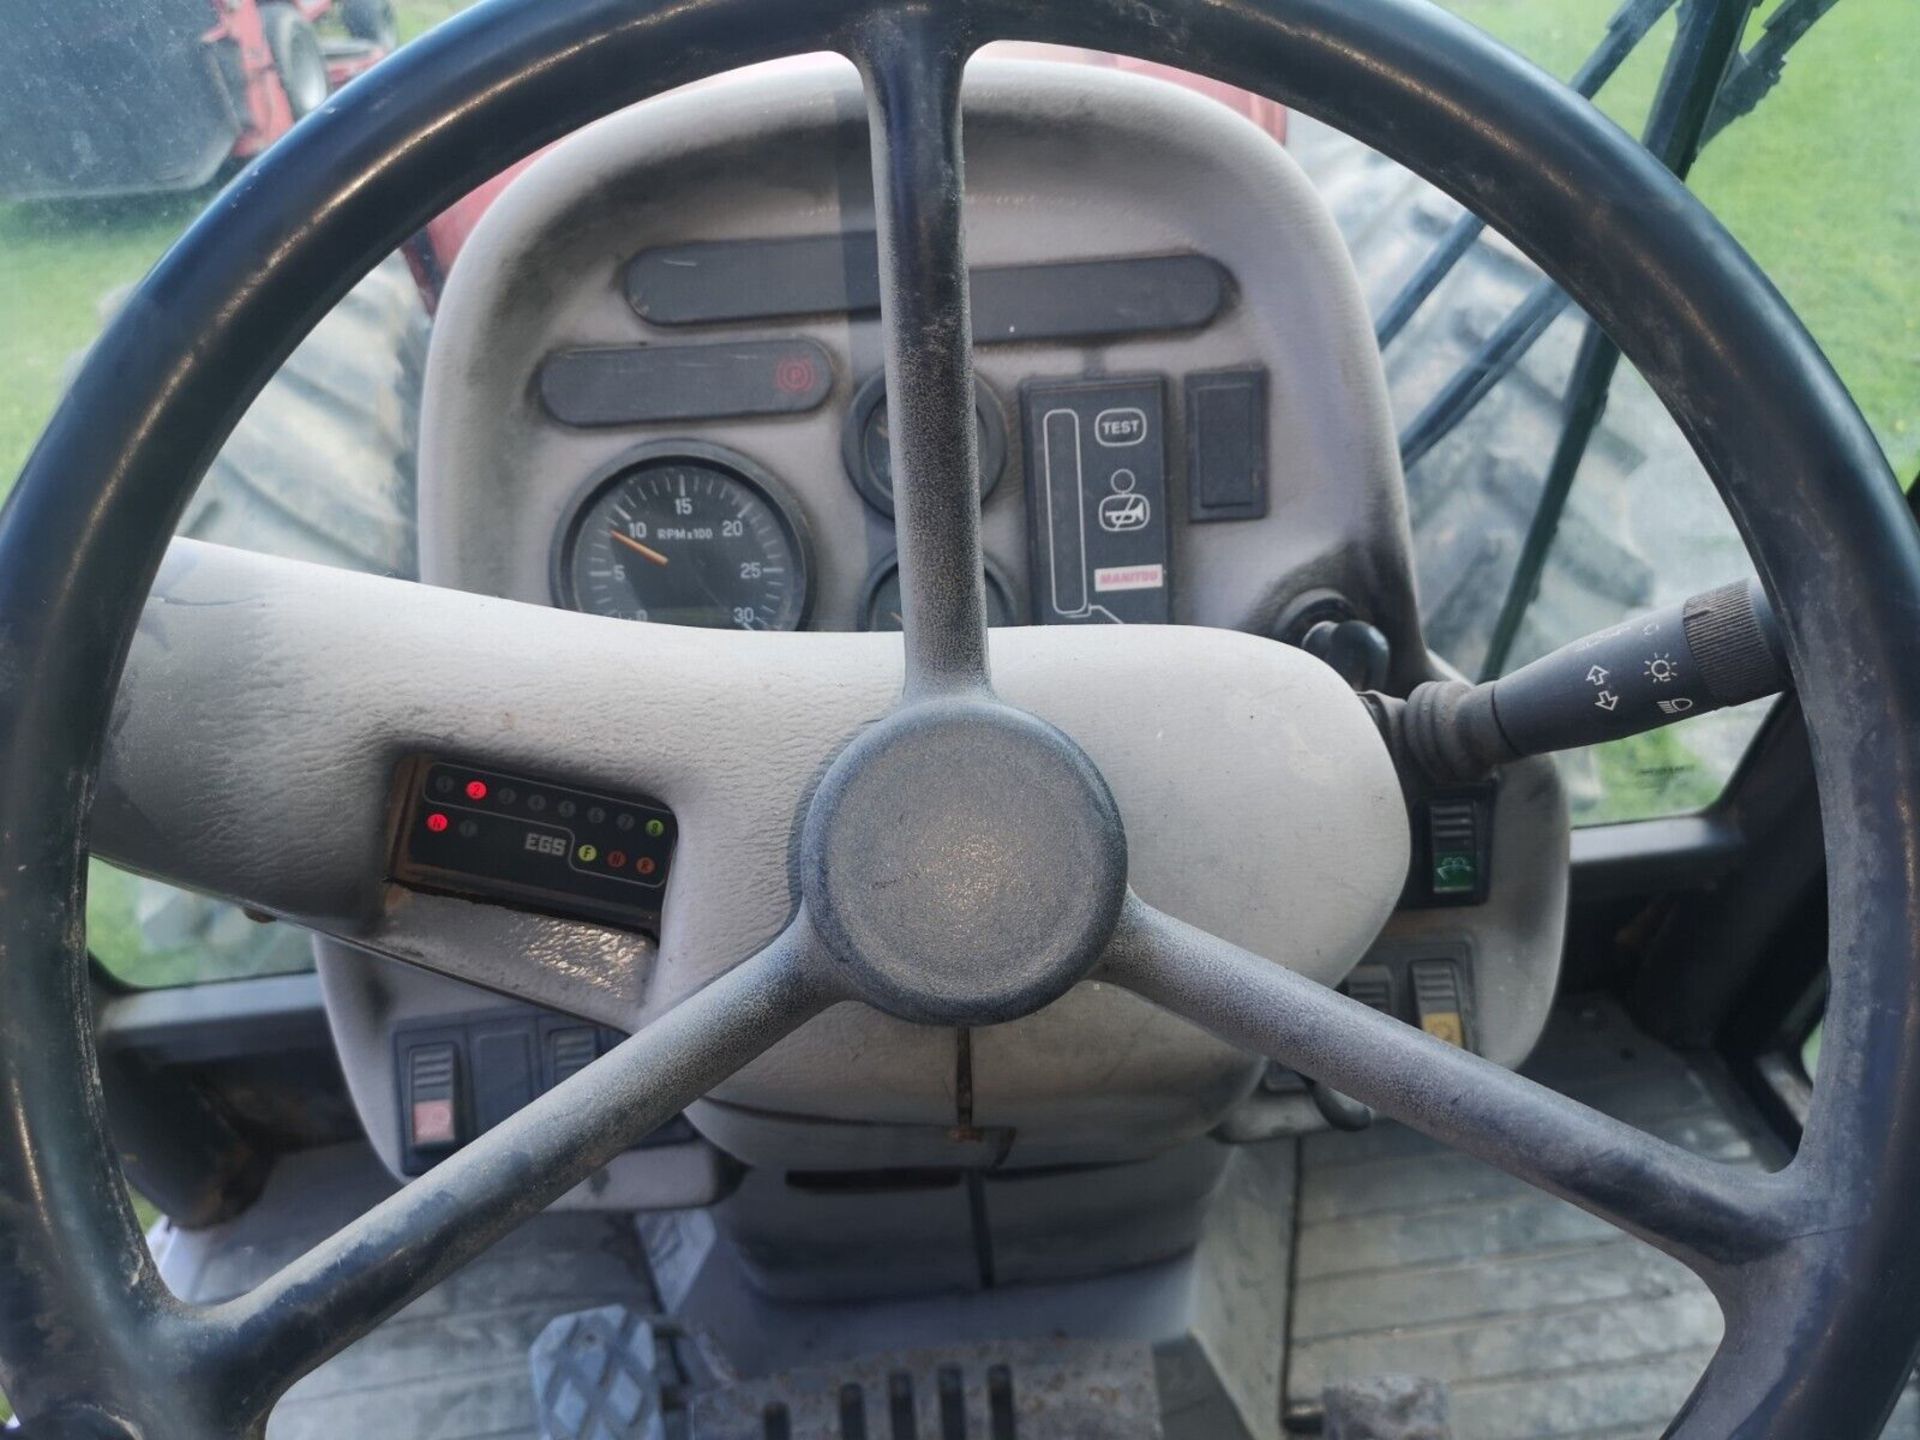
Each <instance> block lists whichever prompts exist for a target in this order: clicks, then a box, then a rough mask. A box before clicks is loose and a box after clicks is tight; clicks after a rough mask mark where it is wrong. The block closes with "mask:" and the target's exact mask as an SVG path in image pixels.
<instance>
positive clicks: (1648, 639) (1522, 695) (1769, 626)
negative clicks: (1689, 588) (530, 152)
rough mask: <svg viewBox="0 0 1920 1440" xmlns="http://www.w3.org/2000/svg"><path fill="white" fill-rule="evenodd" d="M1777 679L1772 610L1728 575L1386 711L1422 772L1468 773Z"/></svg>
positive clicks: (1766, 690)
mask: <svg viewBox="0 0 1920 1440" xmlns="http://www.w3.org/2000/svg"><path fill="white" fill-rule="evenodd" d="M1786 685H1787V667H1786V663H1785V660H1784V658H1783V650H1782V647H1781V643H1780V631H1779V625H1778V622H1776V621H1775V619H1774V616H1773V611H1772V609H1771V608H1770V607H1769V606H1768V604H1767V598H1766V595H1765V594H1764V593H1763V592H1762V591H1761V589H1760V586H1759V583H1758V582H1757V581H1753V580H1742V581H1737V582H1735V583H1734V584H1732V585H1722V586H1721V587H1720V588H1719V589H1717V590H1708V591H1705V592H1704V593H1702V594H1699V595H1695V596H1694V597H1693V598H1692V599H1690V600H1686V601H1683V602H1681V603H1680V604H1678V605H1673V606H1669V607H1668V608H1667V609H1665V610H1657V611H1655V612H1653V613H1652V614H1650V615H1641V616H1637V617H1635V618H1634V619H1632V620H1625V621H1622V622H1621V623H1620V624H1618V625H1615V626H1613V627H1612V628H1611V629H1607V630H1602V631H1599V632H1598V633H1597V634H1593V635H1589V636H1587V637H1586V638H1585V639H1583V640H1576V641H1575V642H1574V643H1573V644H1571V645H1565V646H1562V647H1561V648H1560V649H1558V650H1556V651H1554V652H1553V653H1552V654H1551V655H1546V656H1543V657H1541V658H1540V659H1538V660H1535V661H1534V662H1533V663H1532V664H1531V665H1526V666H1523V667H1522V668H1521V669H1519V670H1516V671H1514V672H1513V673H1512V674H1511V675H1503V676H1501V677H1500V678H1499V679H1498V680H1495V681H1493V682H1492V683H1491V684H1486V685H1473V686H1468V685H1464V684H1462V683H1461V682H1459V681H1457V680H1456V681H1443V682H1433V683H1429V684H1426V685H1422V686H1419V687H1418V688H1417V689H1415V691H1414V692H1413V694H1412V695H1410V696H1409V697H1408V698H1407V704H1406V706H1405V708H1404V709H1403V710H1402V711H1400V712H1398V719H1397V728H1398V733H1399V736H1400V740H1401V743H1402V744H1403V746H1404V747H1405V749H1406V751H1407V753H1408V754H1409V755H1410V756H1411V757H1412V758H1413V759H1414V760H1415V762H1416V763H1417V764H1418V765H1419V767H1420V769H1422V770H1423V771H1424V772H1425V773H1426V774H1427V775H1428V776H1429V777H1431V778H1432V779H1435V780H1438V781H1442V782H1451V781H1456V780H1471V779H1477V778H1479V777H1481V776H1483V775H1485V774H1486V773H1487V772H1488V771H1489V770H1490V769H1492V768H1493V767H1495V766H1497V765H1502V764H1505V763H1506V762H1508V761H1509V760H1514V759H1517V758H1519V757H1520V756H1523V755H1545V754H1548V753H1550V752H1552V751H1555V750H1572V749H1574V748H1576V747H1578V746H1581V745H1597V744H1600V743H1602V742H1603V741H1607V740H1618V739H1620V738H1622V737H1623V736H1627V735H1637V734H1639V733H1640V732H1641V731H1643V730H1652V729H1654V728H1655V727H1656V726H1660V725H1666V724H1669V723H1671V722H1672V721H1675V720H1684V719H1689V718H1691V717H1693V716H1695V715H1704V714H1707V713H1708V712H1709V711H1713V710H1719V709H1721V708H1723V707H1724V706H1728V705H1738V704H1741V703H1742V702H1744V701H1748V700H1757V699H1759V698H1760V697H1761V696H1763V695H1772V694H1774V693H1776V692H1777V691H1780V690H1783V689H1785V688H1786Z"/></svg>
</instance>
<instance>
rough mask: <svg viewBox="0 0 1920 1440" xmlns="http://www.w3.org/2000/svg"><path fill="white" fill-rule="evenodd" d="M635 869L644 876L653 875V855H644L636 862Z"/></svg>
mask: <svg viewBox="0 0 1920 1440" xmlns="http://www.w3.org/2000/svg"><path fill="white" fill-rule="evenodd" d="M633 868H634V869H636V870H638V871H639V872H640V873H641V874H642V875H651V874H652V873H653V871H654V864H653V857H652V856H651V855H642V856H641V857H640V859H639V860H638V861H637V862H635V864H634V867H633Z"/></svg>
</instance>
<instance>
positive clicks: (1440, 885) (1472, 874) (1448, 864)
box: [1433, 850, 1480, 895]
mask: <svg viewBox="0 0 1920 1440" xmlns="http://www.w3.org/2000/svg"><path fill="white" fill-rule="evenodd" d="M1479 877H1480V867H1479V865H1478V864H1476V863H1475V860H1474V856H1473V854H1472V852H1471V851H1463V850H1450V851H1445V852H1443V853H1441V854H1439V855H1436V856H1434V857H1433V893H1434V894H1436V895H1464V894H1468V893H1470V892H1471V891H1472V890H1473V889H1474V888H1475V884H1476V882H1477V881H1478V880H1479Z"/></svg>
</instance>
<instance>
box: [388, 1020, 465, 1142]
mask: <svg viewBox="0 0 1920 1440" xmlns="http://www.w3.org/2000/svg"><path fill="white" fill-rule="evenodd" d="M402 1083H403V1084H404V1085H405V1087H406V1093H405V1094H404V1095H403V1096H401V1113H402V1115H403V1116H404V1117H405V1119H406V1124H407V1143H408V1145H409V1146H411V1147H412V1148H413V1149H414V1150H416V1151H419V1152H433V1153H439V1152H444V1151H447V1150H451V1149H453V1148H454V1147H455V1146H457V1145H459V1143H460V1141H461V1139H462V1138H463V1137H462V1135H461V1133H460V1051H459V1048H458V1047H457V1046H455V1045H454V1044H453V1043H452V1042H451V1041H440V1042H436V1043H434V1044H431V1045H414V1046H411V1047H409V1048H408V1050H407V1062H406V1069H405V1071H404V1072H403V1080H402Z"/></svg>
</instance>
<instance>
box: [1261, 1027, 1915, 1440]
mask: <svg viewBox="0 0 1920 1440" xmlns="http://www.w3.org/2000/svg"><path fill="white" fill-rule="evenodd" d="M1537 1053H1538V1056H1539V1058H1538V1059H1537V1060H1536V1061H1535V1062H1534V1063H1533V1064H1530V1065H1529V1066H1528V1074H1530V1075H1532V1076H1533V1078H1535V1079H1537V1080H1539V1081H1541V1082H1542V1083H1543V1084H1546V1085H1550V1086H1552V1087H1553V1088H1554V1089H1556V1090H1560V1091H1563V1092H1565V1093H1566V1094H1568V1095H1572V1096H1574V1097H1575V1098H1577V1099H1580V1100H1582V1101H1584V1102H1586V1103H1587V1104H1589V1105H1592V1106H1593V1107H1594V1108H1595V1109H1598V1110H1602V1111H1604V1112H1606V1113H1607V1114H1609V1115H1613V1116H1615V1117H1616V1118H1618V1119H1621V1120H1624V1121H1626V1122H1628V1123H1629V1124H1632V1125H1636V1126H1638V1127H1640V1128H1641V1129H1643V1130H1647V1131H1649V1132H1651V1133H1652V1134H1655V1135H1658V1136H1660V1137H1661V1138H1663V1139H1666V1140H1670V1141H1672V1142H1674V1143H1675V1144H1678V1145H1684V1146H1685V1147H1687V1148H1688V1149H1690V1150H1693V1151H1696V1152H1698V1153H1700V1154H1702V1155H1707V1156H1711V1157H1712V1158H1714V1159H1716V1160H1724V1161H1728V1162H1731V1163H1735V1164H1740V1163H1746V1164H1753V1165H1758V1164H1759V1163H1760V1162H1759V1159H1758V1157H1757V1156H1756V1154H1755V1150H1754V1146H1753V1144H1752V1142H1751V1140H1750V1139H1749V1136H1748V1134H1747V1133H1746V1132H1745V1131H1744V1130H1743V1129H1742V1128H1741V1127H1740V1126H1739V1125H1738V1124H1736V1122H1735V1121H1734V1120H1733V1119H1732V1118H1730V1116H1729V1115H1728V1113H1727V1110H1726V1108H1725V1107H1724V1106H1723V1105H1722V1104H1721V1103H1720V1101H1719V1100H1718V1099H1717V1098H1716V1097H1715V1095H1714V1094H1713V1092H1712V1091H1711V1090H1710V1089H1709V1088H1708V1086H1707V1085H1706V1084H1705V1083H1704V1082H1703V1081H1702V1079H1701V1077H1700V1076H1699V1075H1698V1074H1696V1073H1695V1072H1694V1070H1693V1069H1692V1068H1690V1067H1689V1065H1688V1064H1687V1062H1686V1061H1684V1060H1683V1059H1681V1058H1680V1057H1679V1056H1678V1055H1676V1054H1675V1053H1673V1052H1672V1051H1670V1050H1668V1049H1666V1048H1665V1047H1663V1046H1661V1045H1658V1044H1656V1043H1654V1042H1653V1041H1651V1040H1648V1039H1647V1038H1646V1037H1645V1036H1644V1035H1642V1034H1640V1033H1639V1032H1638V1031H1637V1030H1635V1029H1634V1028H1633V1026H1632V1025H1631V1024H1630V1023H1629V1022H1628V1021H1627V1019H1626V1018H1625V1016H1624V1015H1623V1014H1622V1013H1621V1012H1620V1011H1619V1010H1618V1009H1617V1008H1615V1007H1613V1006H1612V1005H1610V1004H1606V1003H1601V1002H1595V1003H1592V1004H1581V1003H1575V1004H1572V1005H1568V1006H1563V1007H1562V1008H1561V1009H1560V1010H1558V1011H1557V1012H1556V1013H1555V1016H1554V1019H1553V1021H1552V1023H1551V1025H1550V1026H1549V1029H1548V1032H1547V1034H1546V1036H1545V1037H1544V1038H1543V1039H1542V1040H1541V1042H1540V1047H1539V1050H1538V1052H1537ZM1297 1235H1298V1242H1297V1250H1296V1254H1295V1261H1294V1266H1295V1268H1294V1297H1293V1323H1292V1335H1293V1349H1292V1353H1291V1355H1290V1357H1289V1361H1288V1373H1287V1397H1288V1414H1289V1417H1290V1419H1292V1420H1294V1421H1295V1422H1300V1421H1304V1420H1306V1419H1308V1418H1309V1417H1310V1416H1311V1415H1312V1414H1313V1413H1314V1412H1315V1411H1317V1409H1318V1405H1319V1396H1320V1393H1321V1391H1322V1390H1323V1389H1324V1387H1325V1386H1326V1385H1327V1384H1328V1383H1330V1382H1332V1381H1336V1380H1341V1379H1350V1378H1352V1379H1359V1378H1365V1377H1368V1376H1373V1375H1380V1374H1386V1373H1406V1374H1416V1375H1428V1376H1433V1377H1435V1378H1437V1379H1440V1380H1442V1381H1444V1382H1446V1385H1447V1387H1448V1390H1449V1392H1450V1395H1451V1401H1452V1415H1453V1427H1454V1436H1455V1440H1601V1437H1607V1440H1613V1437H1630V1436H1642V1435H1644V1436H1650V1437H1651V1436H1657V1435H1658V1434H1659V1433H1660V1432H1661V1430H1662V1428H1663V1427H1664V1426H1665V1425H1666V1423H1667V1422H1668V1421H1669V1420H1671V1419H1672V1418H1673V1415H1674V1412H1675V1411H1676V1410H1678V1409H1679V1407H1680V1404H1681V1403H1682V1401H1684V1400H1685V1399H1686V1396H1687V1392H1688V1391H1689V1390H1691V1389H1692V1387H1693V1383H1694V1381H1695V1380H1696V1379H1698V1378H1699V1375H1700V1372H1701V1370H1702V1369H1703V1368H1704V1367H1705V1365H1706V1363H1707V1360H1708V1359H1709V1357H1711V1355H1712V1354H1713V1349H1714V1346H1715V1345H1716V1344H1717V1343H1718V1341H1719V1339H1720V1332H1721V1318H1720V1311H1719V1307H1718V1306H1717V1305H1716V1304H1715V1303H1714V1301H1713V1299H1712V1297H1711V1296H1710V1295H1709V1294H1708V1293H1707V1290H1706V1287H1705V1286H1704V1285H1702V1284H1701V1283H1700V1282H1699V1281H1698V1280H1697V1279H1695V1278H1694V1277H1693V1275H1692V1274H1691V1273H1689V1272H1688V1271H1687V1270H1686V1269H1685V1267H1683V1266H1682V1265H1680V1264H1679V1263H1678V1262H1677V1261H1674V1260H1670V1259H1668V1258H1667V1257H1666V1256H1664V1255H1662V1254H1660V1253H1659V1252H1658V1251H1656V1250H1654V1249H1652V1248H1651V1247H1649V1246H1647V1245H1644V1244H1642V1243H1641V1242H1639V1241H1637V1240H1633V1239H1630V1238H1628V1237H1627V1236H1624V1235H1622V1234H1621V1233H1620V1232H1619V1231H1617V1230H1615V1229H1613V1228H1612V1227H1610V1226H1608V1225H1607V1224H1605V1223H1604V1222H1603V1221H1600V1220H1596V1219H1594V1218H1592V1217H1591V1216H1589V1215H1587V1214H1586V1213H1585V1212H1583V1211H1580V1210H1576V1209H1575V1208H1574V1207H1573V1206H1571V1205H1568V1204H1566V1203H1565V1202H1564V1201H1560V1200H1556V1199H1553V1198H1552V1197H1550V1196H1547V1195H1544V1194H1542V1193H1541V1192H1539V1191H1537V1190H1534V1189H1533V1188H1531V1187H1530V1186H1527V1185H1525V1184H1523V1183H1522V1182H1520V1181H1518V1180H1515V1179H1512V1178H1511V1177H1509V1176H1507V1175H1505V1174H1503V1173H1502V1172H1500V1171H1498V1170H1495V1169H1493V1168H1492V1167H1491V1166H1488V1165H1485V1164H1482V1163H1481V1162H1480V1161H1477V1160H1473V1159H1471V1158H1469V1157H1467V1156H1464V1155H1460V1154H1457V1153H1456V1152H1454V1151H1451V1150H1448V1149H1446V1148H1445V1147H1443V1146H1441V1145H1439V1144H1437V1143H1435V1142H1433V1141H1430V1140H1428V1139H1426V1138H1425V1137H1424V1136H1421V1135H1417V1134H1415V1133H1414V1132H1413V1131H1411V1130H1407V1129H1404V1128H1402V1127H1400V1126H1397V1125H1382V1126H1377V1127H1375V1128H1374V1129H1372V1130H1368V1131H1364V1132H1361V1133H1359V1134H1340V1133H1331V1134H1324V1135H1316V1136H1313V1137H1311V1138H1309V1139H1308V1140H1306V1141H1305V1142H1304V1143H1303V1144H1302V1146H1301V1170H1300V1208H1299V1228H1298V1232H1297ZM1889 1433H1890V1434H1891V1433H1892V1431H1891V1430H1890V1431H1889Z"/></svg>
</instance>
